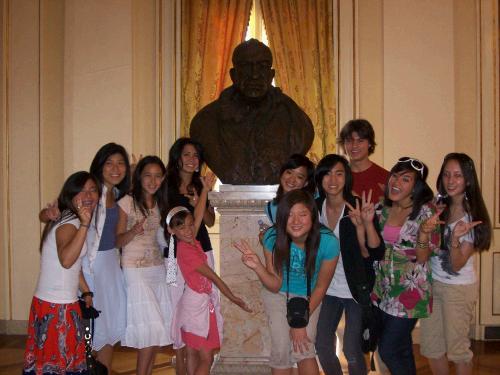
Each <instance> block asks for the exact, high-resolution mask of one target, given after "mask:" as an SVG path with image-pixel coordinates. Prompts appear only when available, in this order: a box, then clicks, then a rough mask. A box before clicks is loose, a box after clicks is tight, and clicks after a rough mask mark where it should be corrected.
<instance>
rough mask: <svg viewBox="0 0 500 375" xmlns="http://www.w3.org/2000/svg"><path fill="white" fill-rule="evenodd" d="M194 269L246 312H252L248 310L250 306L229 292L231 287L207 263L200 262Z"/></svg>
mask: <svg viewBox="0 0 500 375" xmlns="http://www.w3.org/2000/svg"><path fill="white" fill-rule="evenodd" d="M196 271H197V272H199V273H200V274H202V275H203V276H205V277H206V278H207V279H209V280H210V281H212V282H213V283H214V284H215V286H216V287H217V288H218V289H219V290H220V292H221V293H222V294H224V295H225V296H226V297H227V298H228V299H229V300H230V301H231V302H233V303H234V304H236V305H238V306H239V307H241V308H242V309H243V310H245V311H247V312H252V310H250V308H249V307H248V306H247V305H246V303H245V301H243V300H242V299H241V298H239V297H236V296H235V295H234V294H233V292H231V289H229V287H228V286H227V284H226V283H225V282H224V281H223V280H222V279H221V278H220V277H219V276H218V275H217V274H216V273H215V272H214V271H213V270H212V269H211V268H210V267H209V265H208V264H206V263H204V264H202V265H201V266H199V267H198V268H196Z"/></svg>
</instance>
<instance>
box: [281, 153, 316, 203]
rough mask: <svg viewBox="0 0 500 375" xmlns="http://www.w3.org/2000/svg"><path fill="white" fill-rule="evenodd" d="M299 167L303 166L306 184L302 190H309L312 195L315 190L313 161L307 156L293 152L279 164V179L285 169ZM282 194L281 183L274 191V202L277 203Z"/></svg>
mask: <svg viewBox="0 0 500 375" xmlns="http://www.w3.org/2000/svg"><path fill="white" fill-rule="evenodd" d="M300 167H304V168H305V169H306V173H307V176H306V184H305V186H304V187H303V188H302V190H304V191H307V192H309V193H310V194H312V195H314V193H315V191H316V184H315V183H314V163H313V162H312V161H311V160H309V158H308V157H307V156H304V155H301V154H293V155H291V156H290V157H289V158H288V160H287V161H286V162H285V163H284V164H283V165H282V166H281V169H280V180H281V176H282V175H283V173H285V171H287V170H289V169H297V168H300ZM283 194H285V192H284V191H283V187H282V186H281V184H280V185H279V187H278V191H277V192H276V197H275V198H274V202H275V203H276V204H278V203H279V202H280V200H281V198H282V197H283Z"/></svg>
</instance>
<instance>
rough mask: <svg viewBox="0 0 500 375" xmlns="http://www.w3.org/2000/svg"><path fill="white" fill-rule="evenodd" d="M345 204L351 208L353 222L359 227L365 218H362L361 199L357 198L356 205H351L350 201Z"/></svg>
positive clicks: (350, 217) (350, 215)
mask: <svg viewBox="0 0 500 375" xmlns="http://www.w3.org/2000/svg"><path fill="white" fill-rule="evenodd" d="M345 204H346V206H347V207H348V208H349V214H348V215H349V219H351V221H352V223H353V224H354V225H355V226H357V227H359V226H361V225H363V219H362V218H361V209H360V207H359V200H358V199H356V207H353V206H351V205H350V204H349V202H345Z"/></svg>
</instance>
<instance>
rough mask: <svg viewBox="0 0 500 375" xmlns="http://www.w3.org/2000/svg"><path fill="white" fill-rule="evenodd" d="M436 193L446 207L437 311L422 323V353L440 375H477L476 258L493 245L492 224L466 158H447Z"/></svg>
mask: <svg viewBox="0 0 500 375" xmlns="http://www.w3.org/2000/svg"><path fill="white" fill-rule="evenodd" d="M436 188H437V190H438V193H439V195H440V196H442V197H444V201H443V203H444V204H445V207H444V210H443V212H442V214H441V218H442V219H443V220H444V222H445V225H444V226H443V227H442V234H443V236H442V241H441V246H440V249H439V250H438V251H437V252H435V253H434V254H433V256H432V257H431V264H432V278H433V285H432V287H433V296H434V304H433V311H432V314H431V316H430V317H429V318H427V319H423V320H422V321H421V322H420V323H421V345H420V352H421V353H422V355H424V356H425V357H427V358H428V359H429V364H430V366H431V369H432V372H433V374H435V375H441V374H442V375H447V374H449V366H448V360H450V361H452V362H454V363H455V369H456V373H457V375H468V374H472V356H473V354H472V351H471V350H470V340H469V327H470V323H471V322H472V319H473V317H474V304H475V301H476V299H477V278H476V274H475V271H474V257H473V255H474V254H475V253H476V252H479V251H483V250H487V249H488V248H489V247H490V244H491V231H492V229H491V222H490V218H489V215H488V211H487V210H486V206H485V204H484V201H483V197H482V195H481V189H480V187H479V181H478V178H477V174H476V169H475V168H474V162H473V161H472V159H471V158H470V157H469V156H468V155H466V154H462V153H451V154H448V155H446V157H445V158H444V161H443V164H442V166H441V170H440V172H439V176H438V179H437V182H436Z"/></svg>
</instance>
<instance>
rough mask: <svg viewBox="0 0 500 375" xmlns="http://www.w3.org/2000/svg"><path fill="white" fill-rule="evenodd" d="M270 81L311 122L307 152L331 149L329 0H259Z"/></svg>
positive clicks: (317, 156) (332, 93) (332, 104)
mask: <svg viewBox="0 0 500 375" xmlns="http://www.w3.org/2000/svg"><path fill="white" fill-rule="evenodd" d="M260 4H261V8H262V13H263V17H264V24H265V27H266V32H267V36H268V39H269V44H270V47H271V50H272V52H273V57H274V63H273V64H274V67H275V69H276V84H277V86H279V87H281V89H282V90H283V92H284V93H285V94H287V95H288V96H290V97H291V98H292V99H293V100H295V101H296V102H297V104H298V105H299V106H301V107H302V109H303V110H304V111H305V112H306V113H307V114H308V115H309V117H310V118H311V120H312V122H313V124H314V132H315V136H314V142H313V145H312V147H311V150H310V151H309V156H310V157H311V158H312V159H314V160H315V161H319V159H320V158H322V157H323V156H324V155H326V154H328V153H332V152H334V151H335V144H336V141H335V138H336V135H335V134H336V133H335V126H336V118H335V90H334V67H333V5H332V1H331V0H315V1H309V0H295V1H294V0H260Z"/></svg>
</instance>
